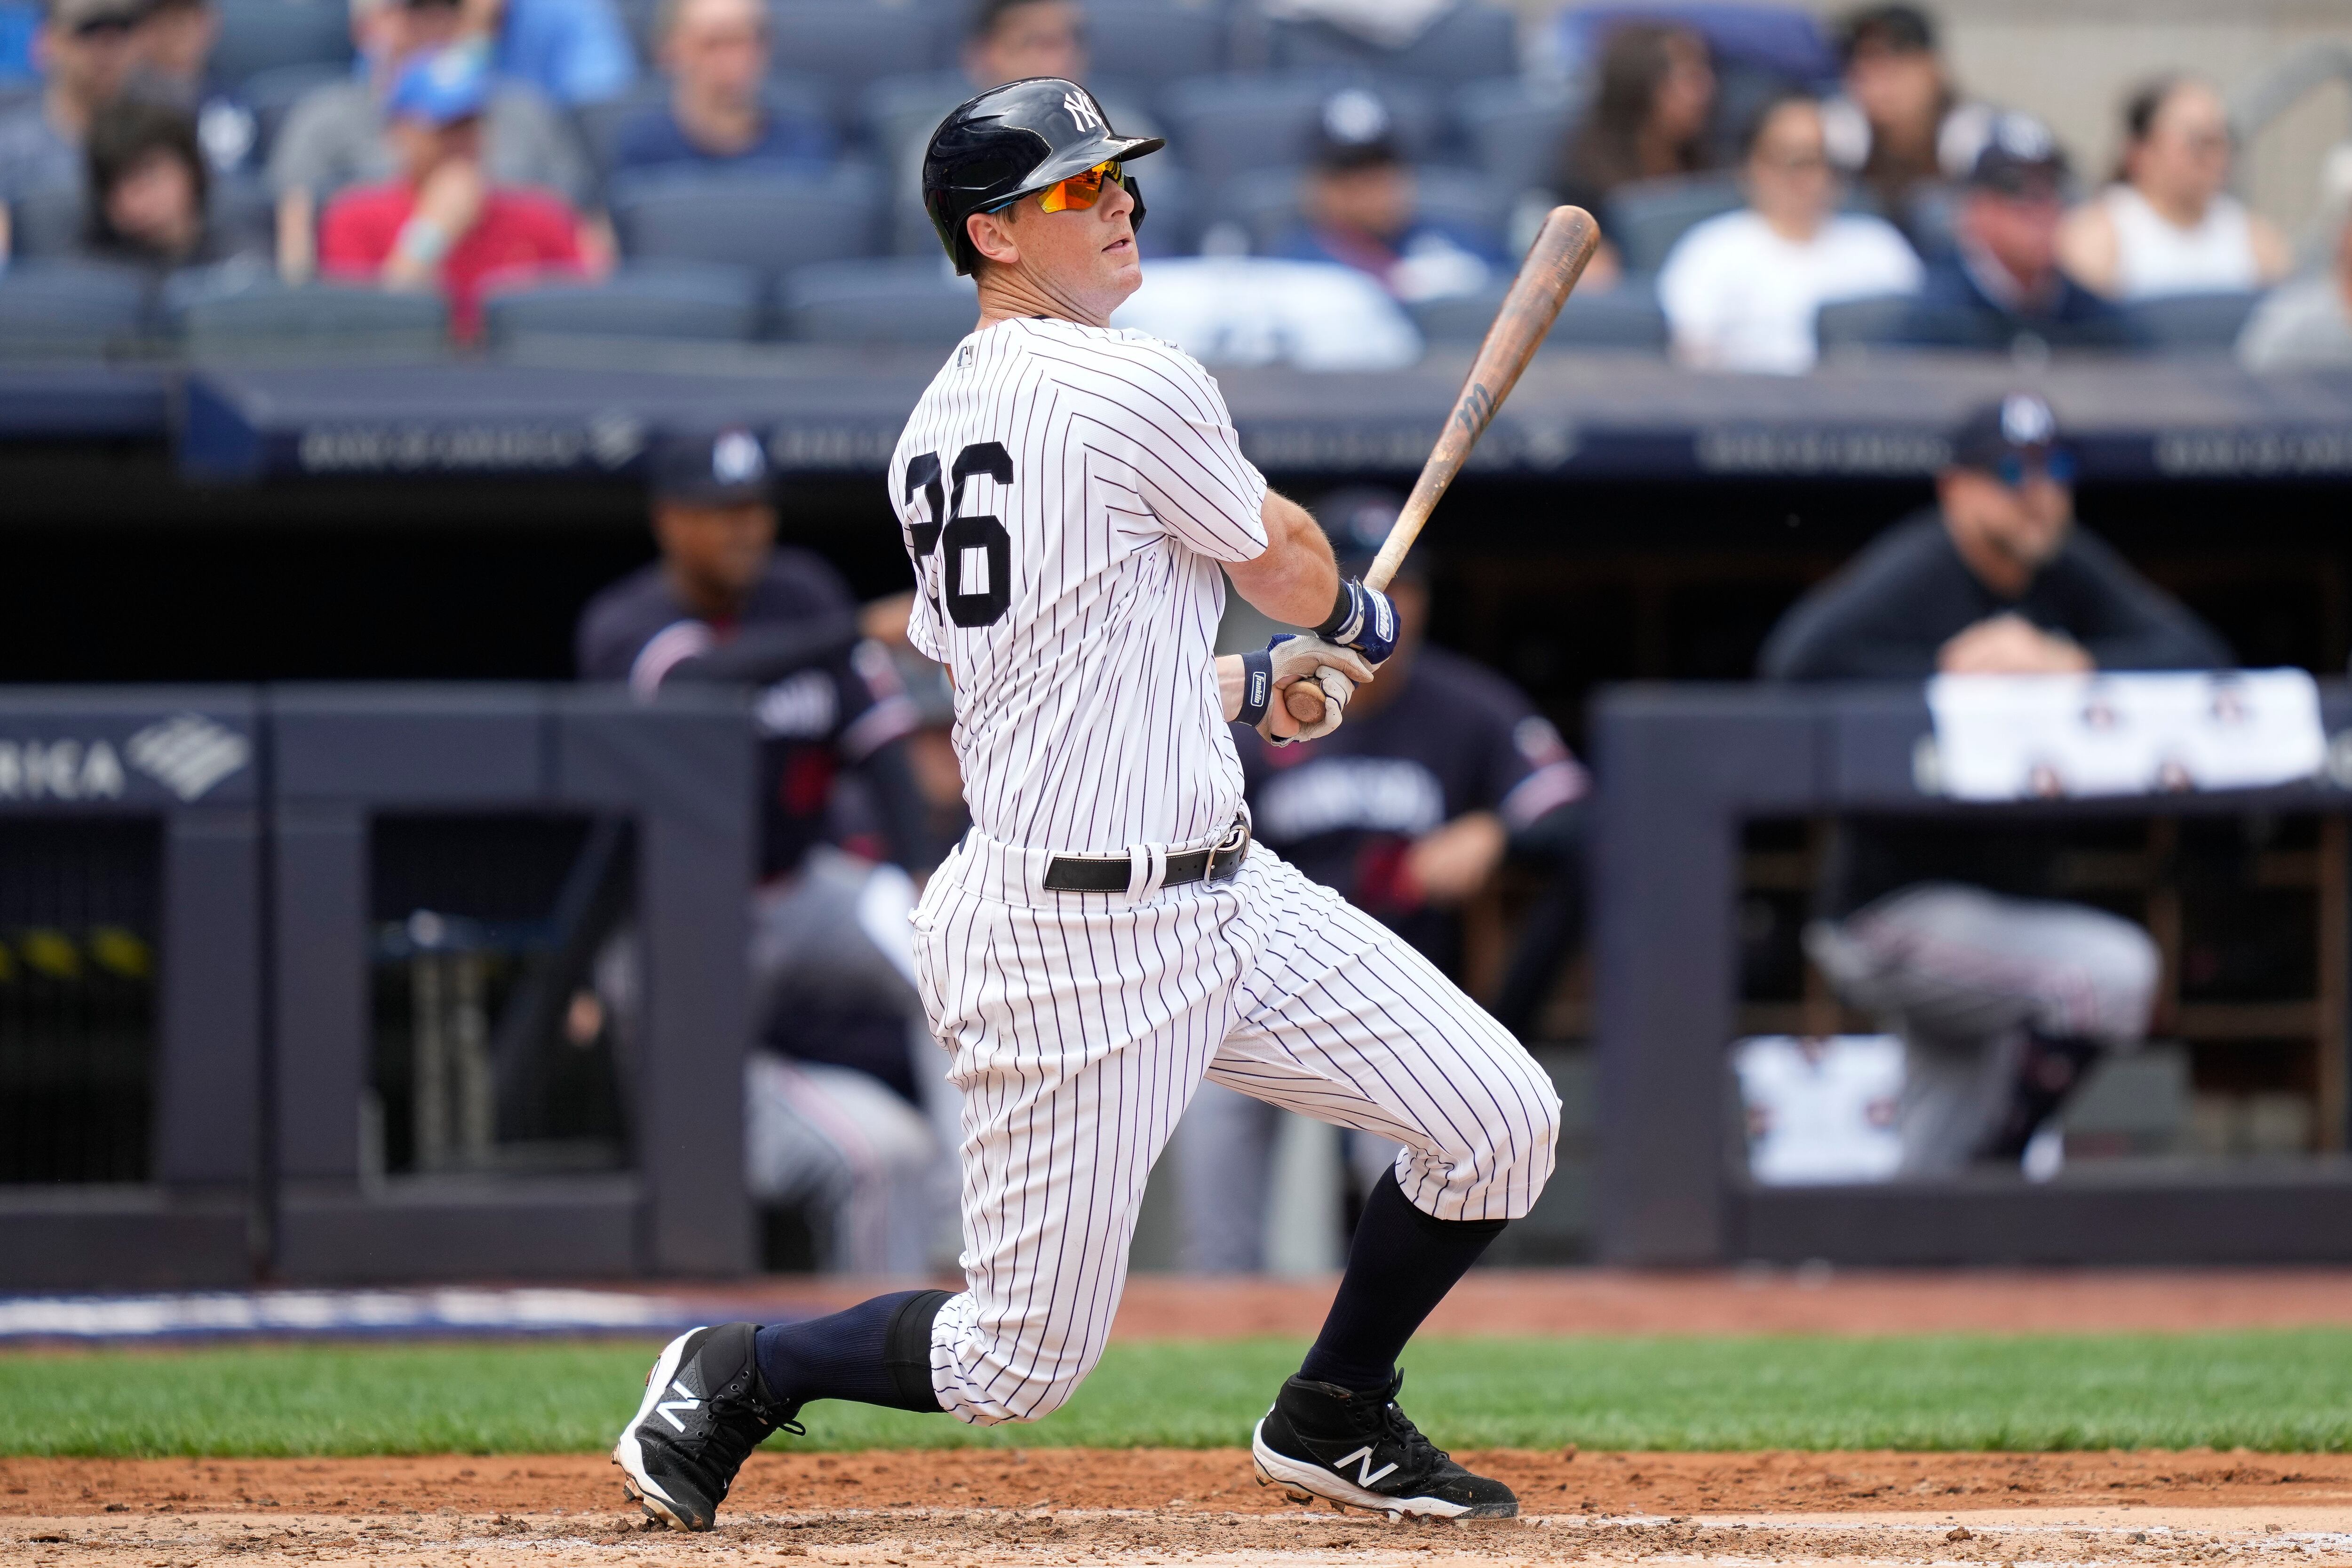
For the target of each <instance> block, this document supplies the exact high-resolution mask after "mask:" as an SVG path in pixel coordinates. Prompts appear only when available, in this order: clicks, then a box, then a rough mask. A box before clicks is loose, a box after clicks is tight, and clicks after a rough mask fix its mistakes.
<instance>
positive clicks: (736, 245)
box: [611, 163, 887, 275]
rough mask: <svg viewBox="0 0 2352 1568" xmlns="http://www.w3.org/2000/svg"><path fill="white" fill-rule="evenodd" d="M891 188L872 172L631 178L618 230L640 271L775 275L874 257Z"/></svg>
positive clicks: (841, 167) (848, 166)
mask: <svg viewBox="0 0 2352 1568" xmlns="http://www.w3.org/2000/svg"><path fill="white" fill-rule="evenodd" d="M884 184H885V182H884V181H883V180H882V179H881V177H880V176H879V175H878V174H877V173H876V171H875V169H874V166H873V165H872V164H870V163H842V164H838V165H836V166H835V168H834V169H833V171H832V172H830V173H828V174H818V175H805V174H783V173H779V172H776V171H773V170H762V169H744V170H737V171H730V172H726V173H720V174H703V173H699V172H693V171H678V172H676V173H669V172H659V173H654V174H629V175H625V176H624V177H622V178H620V179H618V180H615V181H614V182H613V188H612V201H611V209H612V214H613V225H614V228H615V229H616V230H618V231H619V234H620V237H621V254H622V255H624V256H625V257H627V258H630V259H631V260H633V261H647V260H683V261H721V262H727V263H730V264H732V265H734V266H739V267H749V268H754V269H755V270H758V271H759V272H761V273H762V274H766V275H772V274H774V273H777V272H782V271H788V270H790V269H791V268H794V267H803V266H806V265H808V264H809V263H811V262H816V261H840V260H845V259H847V258H851V257H855V256H864V255H866V254H868V253H869V252H870V251H871V250H872V249H873V247H874V246H873V242H874V233H875V229H876V227H877V224H878V222H879V219H880V216H881V210H882V204H883V201H884V199H885V197H886V195H887V191H886V190H885V189H884Z"/></svg>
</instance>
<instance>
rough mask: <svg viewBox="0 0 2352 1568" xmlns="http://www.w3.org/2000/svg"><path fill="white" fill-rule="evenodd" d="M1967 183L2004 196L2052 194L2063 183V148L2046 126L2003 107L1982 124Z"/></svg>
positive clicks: (2064, 165)
mask: <svg viewBox="0 0 2352 1568" xmlns="http://www.w3.org/2000/svg"><path fill="white" fill-rule="evenodd" d="M1968 183H1969V185H1970V186H1972V187H1974V188H1975V189H1977V190H1980V191H1994V192H1998V193H1999V194H2000V195H2004V196H2056V195H2059V194H2060V192H2061V188H2062V187H2063V185H2064V184H2065V183H2066V152H2065V149H2063V147H2061V146H2059V145H2058V138H2057V137H2056V136H2054V135H2053V134H2052V133H2051V130H2050V127H2048V126H2047V125H2044V124H2042V121H2039V120H2036V119H2034V118H2033V116H2032V115H2031V114H2020V113H2018V112H2017V111H2016V110H2004V111H2002V112H2001V113H2000V114H1996V115H1994V116H1993V117H1992V122H1991V123H1990V125H1988V126H1986V127H1985V140H1984V145H1983V146H1981V147H1979V148H1978V149H1977V156H1976V162H1975V163H1971V164H1970V165H1969V179H1968Z"/></svg>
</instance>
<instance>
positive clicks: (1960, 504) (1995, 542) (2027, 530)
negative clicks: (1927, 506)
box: [1937, 463, 2074, 573]
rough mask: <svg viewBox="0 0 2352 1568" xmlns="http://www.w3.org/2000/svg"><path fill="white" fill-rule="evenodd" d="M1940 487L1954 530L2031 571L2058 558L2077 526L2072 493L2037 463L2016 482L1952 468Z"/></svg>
mask: <svg viewBox="0 0 2352 1568" xmlns="http://www.w3.org/2000/svg"><path fill="white" fill-rule="evenodd" d="M1937 489H1939V490H1940V491H1941V492H1942V498H1943V503H1944V515H1945V517H1946V518H1947V519H1948V521H1949V522H1950V524H1951V526H1952V527H1953V529H1954V530H1956V531H1958V532H1959V533H1960V534H1962V535H1963V536H1964V537H1968V538H1972V539H1974V540H1976V541H1977V542H1979V544H1980V545H1981V546H1982V548H1984V549H1985V550H1987V551H1989V552H1992V553H1994V554H1996V555H1999V556H2000V557H2001V558H2002V559H2003V560H2005V561H2008V562H2010V563H2012V564H2013V565H2015V566H2018V567H2021V568H2022V569H2023V570H2025V571H2026V572H2028V573H2033V572H2038V571H2040V570H2041V569H2042V567H2044V566H2047V565H2048V564H2049V563H2051V561H2052V560H2053V559H2054V558H2055V557H2056V556H2057V554H2058V552H2059V550H2060V549H2061V548H2062V547H2063V545H2064V544H2065V542H2066V534H2067V531H2068V530H2069V529H2071V528H2072V527H2073V526H2074V490H2073V489H2072V488H2071V487H2069V486H2067V485H2063V484H2061V483H2059V482H2058V481H2057V480H2056V479H2053V478H2052V477H2051V475H2050V472H2049V470H2048V469H2047V468H2044V467H2042V466H2041V465H2040V464H2037V463H2029V464H2026V465H2025V466H2024V468H2023V469H2022V471H2021V473H2020V475H2019V482H2017V483H2016V484H2009V483H2006V482H2005V481H2004V480H2003V479H2001V478H2000V476H1998V475H1994V474H1988V473H1981V472H1979V471H1978V470H1977V469H1974V468H1953V469H1950V470H1948V471H1947V472H1946V473H1945V474H1944V475H1943V476H1942V478H1941V479H1939V481H1938V483H1937Z"/></svg>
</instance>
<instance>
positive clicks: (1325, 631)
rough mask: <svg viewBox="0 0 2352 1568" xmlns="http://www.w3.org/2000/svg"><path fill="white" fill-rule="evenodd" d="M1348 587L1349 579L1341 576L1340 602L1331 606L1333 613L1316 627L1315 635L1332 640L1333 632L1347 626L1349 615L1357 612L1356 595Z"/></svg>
mask: <svg viewBox="0 0 2352 1568" xmlns="http://www.w3.org/2000/svg"><path fill="white" fill-rule="evenodd" d="M1348 588H1349V579H1347V578H1345V577H1342V578H1340V579H1339V603H1337V604H1335V605H1332V606H1331V613H1330V614H1329V615H1328V616H1325V617H1324V619H1323V624H1322V625H1321V626H1317V627H1316V628H1315V635H1316V636H1317V637H1321V638H1323V639H1324V640H1325V641H1327V642H1328V641H1329V640H1330V637H1331V634H1332V633H1333V632H1336V631H1338V630H1339V628H1340V627H1341V626H1346V625H1347V624H1348V617H1349V616H1352V615H1354V614H1355V613H1356V595H1353V594H1351V593H1349V592H1348Z"/></svg>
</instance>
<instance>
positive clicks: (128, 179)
mask: <svg viewBox="0 0 2352 1568" xmlns="http://www.w3.org/2000/svg"><path fill="white" fill-rule="evenodd" d="M88 153H89V249H90V251H91V253H92V254H93V255H95V256H97V257H99V258H102V259H105V260H110V261H128V262H133V263H137V264H139V265H142V266H147V267H152V268H174V267H187V266H192V265H195V264H198V263H202V262H211V261H220V260H225V259H226V258H228V257H230V256H233V255H236V254H238V253H239V252H240V251H244V252H249V253H252V254H255V255H258V254H259V253H260V247H259V246H258V244H257V242H256V241H255V240H254V237H250V236H232V235H229V234H227V233H225V232H224V231H223V230H222V229H221V228H220V227H219V226H216V225H215V223H213V222H212V221H211V220H210V218H209V216H208V210H209V209H208V205H207V201H206V197H207V195H208V194H209V191H210V187H211V182H212V174H211V171H210V170H209V169H207V168H206V167H205V157H204V153H202V151H201V150H200V149H199V148H198V146H197V144H196V121H194V118H192V117H191V116H190V115H189V114H188V113H187V112H186V111H185V110H179V109H174V108H173V107H172V106H171V105H169V104H163V103H154V102H150V101H148V100H144V99H137V98H123V99H118V100H115V101H114V102H112V103H110V104H108V105H107V106H106V107H105V108H103V109H101V110H99V111H98V114H97V116H96V117H95V118H94V119H92V120H91V121H90V122H89V147H88Z"/></svg>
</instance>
